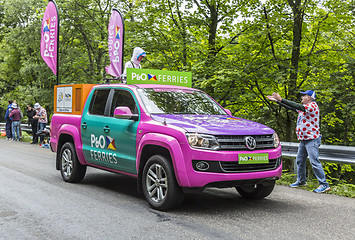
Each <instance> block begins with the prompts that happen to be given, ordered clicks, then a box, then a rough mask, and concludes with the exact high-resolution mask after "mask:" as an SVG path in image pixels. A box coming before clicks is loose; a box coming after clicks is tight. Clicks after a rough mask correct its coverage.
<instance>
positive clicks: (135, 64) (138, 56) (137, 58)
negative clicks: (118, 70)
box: [121, 47, 147, 83]
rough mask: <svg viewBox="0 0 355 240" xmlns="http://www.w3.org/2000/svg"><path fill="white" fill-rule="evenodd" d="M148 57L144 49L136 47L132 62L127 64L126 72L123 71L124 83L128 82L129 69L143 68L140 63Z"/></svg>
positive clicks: (125, 66)
mask: <svg viewBox="0 0 355 240" xmlns="http://www.w3.org/2000/svg"><path fill="white" fill-rule="evenodd" d="M146 56H147V54H146V53H145V52H144V50H143V49H142V48H140V47H135V48H134V49H133V54H132V58H131V60H130V61H128V62H126V63H125V65H124V70H123V73H122V76H121V78H122V82H123V83H126V82H127V68H142V66H141V64H140V63H141V61H142V60H143V58H144V57H146Z"/></svg>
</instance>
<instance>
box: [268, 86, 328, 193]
mask: <svg viewBox="0 0 355 240" xmlns="http://www.w3.org/2000/svg"><path fill="white" fill-rule="evenodd" d="M301 94H303V95H302V101H301V103H302V104H298V103H296V102H293V101H290V100H286V99H284V98H281V96H280V94H278V93H273V94H272V95H271V96H267V98H268V99H269V100H271V101H275V102H277V103H278V104H280V105H281V106H283V107H285V108H286V109H289V110H293V111H295V112H297V113H298V118H297V127H296V134H297V138H298V140H300V145H299V148H298V153H297V157H296V163H297V181H296V182H295V183H292V184H290V185H289V186H290V187H292V188H297V187H302V186H306V185H307V183H306V160H307V157H309V161H310V163H311V166H312V168H313V172H314V175H315V176H316V177H317V179H318V182H319V187H318V188H317V189H315V190H314V192H315V193H323V192H326V191H329V190H330V187H329V184H328V182H327V179H326V177H325V173H324V170H323V166H322V163H321V162H320V161H319V146H320V145H321V137H322V136H321V134H320V130H319V116H320V114H319V107H318V105H317V103H316V102H315V100H316V93H315V92H314V91H313V90H307V91H305V92H301Z"/></svg>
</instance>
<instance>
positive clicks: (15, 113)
mask: <svg viewBox="0 0 355 240" xmlns="http://www.w3.org/2000/svg"><path fill="white" fill-rule="evenodd" d="M11 108H12V111H11V112H10V114H9V117H10V118H11V119H12V141H20V121H21V112H20V110H19V109H18V106H17V104H16V103H13V104H12V105H11ZM15 135H16V136H15ZM16 137H17V138H16Z"/></svg>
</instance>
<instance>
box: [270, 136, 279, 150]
mask: <svg viewBox="0 0 355 240" xmlns="http://www.w3.org/2000/svg"><path fill="white" fill-rule="evenodd" d="M272 138H273V139H274V148H277V147H278V146H279V145H280V139H279V136H278V135H277V133H274V134H273V135H272Z"/></svg>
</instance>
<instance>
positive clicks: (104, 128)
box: [50, 84, 282, 211]
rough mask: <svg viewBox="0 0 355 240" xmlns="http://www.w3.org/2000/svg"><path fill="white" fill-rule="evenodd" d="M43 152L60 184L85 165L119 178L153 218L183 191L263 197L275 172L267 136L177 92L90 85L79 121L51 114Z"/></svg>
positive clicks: (191, 93) (75, 177) (278, 165)
mask: <svg viewBox="0 0 355 240" xmlns="http://www.w3.org/2000/svg"><path fill="white" fill-rule="evenodd" d="M50 147H51V150H52V151H53V152H56V169H57V170H60V172H61V176H62V178H63V179H64V181H66V182H70V183H75V182H79V181H81V180H82V179H83V178H84V176H85V173H86V167H87V166H90V167H95V168H99V169H102V170H107V171H111V172H116V173H121V174H126V175H129V176H132V177H135V178H136V179H137V188H138V191H139V192H141V193H143V195H144V197H145V199H146V200H147V202H148V203H149V204H150V205H151V207H152V208H154V209H157V210H161V211H165V210H168V209H172V208H175V207H178V206H179V205H180V204H181V203H182V201H183V199H184V190H185V189H186V190H187V189H202V190H203V189H205V188H208V187H218V188H224V187H234V188H236V190H237V191H238V193H239V194H240V195H241V196H243V197H246V198H252V199H260V198H264V197H266V196H268V195H269V194H270V193H271V192H272V191H273V189H274V185H275V181H276V180H277V179H279V178H280V176H281V172H282V157H281V146H280V142H279V138H278V136H277V134H276V133H275V131H274V130H273V129H271V128H269V127H267V126H265V125H262V124H260V123H256V122H253V121H250V120H245V119H242V118H238V117H234V116H232V115H231V113H230V111H229V110H227V109H224V108H223V107H221V106H220V105H219V104H218V103H217V102H216V101H215V100H214V99H212V98H211V97H210V96H208V95H207V94H206V93H204V92H203V91H200V90H197V89H193V88H189V87H180V86H168V85H156V84H134V85H128V84H103V85H96V86H94V87H92V89H91V91H90V93H89V94H88V96H87V99H86V102H85V105H84V107H83V109H82V113H81V114H65V113H55V114H54V115H53V117H52V121H51V141H50Z"/></svg>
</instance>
